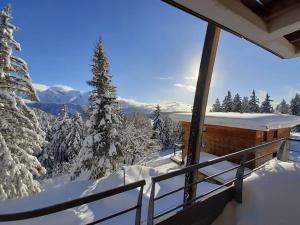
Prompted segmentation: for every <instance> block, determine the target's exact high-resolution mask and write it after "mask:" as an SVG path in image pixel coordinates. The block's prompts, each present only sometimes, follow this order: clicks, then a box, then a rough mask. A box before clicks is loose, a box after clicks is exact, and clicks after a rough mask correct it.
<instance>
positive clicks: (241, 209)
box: [0, 134, 300, 225]
mask: <svg viewBox="0 0 300 225" xmlns="http://www.w3.org/2000/svg"><path fill="white" fill-rule="evenodd" d="M297 135H298V134H293V135H292V137H293V138H297ZM298 136H299V138H300V135H298ZM293 148H294V149H298V150H299V151H300V142H295V143H294V142H292V143H291V149H293ZM172 154H173V150H172V149H170V150H165V151H161V152H160V153H159V154H158V153H156V154H153V155H149V156H148V158H147V159H146V160H145V161H143V162H140V165H135V166H127V167H125V174H126V175H125V180H126V183H131V182H134V181H138V180H142V179H145V180H146V186H145V187H144V192H143V207H142V224H146V219H147V209H148V202H149V196H150V190H151V186H150V185H151V177H153V176H157V175H160V174H164V173H168V172H171V171H174V170H177V169H180V168H181V167H180V166H179V165H178V164H176V163H174V162H173V161H171V160H170V156H171V155H172ZM299 156H300V153H299ZM215 157H216V156H214V155H211V154H208V153H201V159H200V162H203V161H207V160H211V159H214V158H215ZM290 157H291V156H290ZM234 166H236V164H234V163H231V162H228V161H225V162H221V163H218V164H215V165H213V166H209V167H206V168H203V169H201V172H202V173H204V174H206V175H208V176H209V175H212V174H215V173H218V172H221V171H222V170H225V169H229V168H232V167H234ZM299 172H300V164H297V163H284V162H278V161H276V160H273V161H272V162H271V163H269V164H268V165H267V166H266V167H265V168H263V169H261V170H258V171H256V172H255V173H253V174H252V175H251V176H249V177H248V178H246V179H245V185H244V203H243V204H242V205H238V204H236V203H235V202H234V201H233V202H230V203H229V204H228V205H227V207H226V208H225V210H224V213H223V214H222V215H221V216H220V217H219V218H218V219H217V221H216V222H215V225H221V224H222V225H223V224H225V225H226V224H228V225H229V224H230V225H234V224H241V225H243V224H245V225H246V224H247V225H248V224H264V225H267V224H272V225H277V224H297V223H293V221H295V220H294V219H295V217H297V216H296V215H297V213H296V211H297V210H298V207H297V205H299V204H300V195H299V194H297V193H298V192H297V190H298V189H299V187H300V173H299ZM235 173H236V171H233V172H229V173H228V174H224V175H221V176H219V177H218V178H217V180H218V181H220V182H222V183H223V182H226V181H228V180H229V179H232V178H233V177H234V176H235ZM123 179H124V176H123V171H121V170H120V171H117V172H116V173H114V174H111V175H110V176H108V177H105V178H102V179H100V180H97V181H89V180H77V181H73V182H70V181H69V179H68V177H57V178H55V179H50V180H45V181H43V182H42V187H43V189H44V191H43V192H41V193H39V194H35V195H32V196H29V197H25V198H22V199H18V200H7V201H1V202H0V212H1V214H4V213H14V212H20V211H27V210H33V209H36V208H41V207H46V206H49V205H53V204H56V203H60V202H64V201H68V200H72V199H76V198H78V197H83V196H87V195H90V194H94V193H99V192H102V191H105V190H108V189H111V188H112V187H118V186H122V185H123ZM290 184H292V185H290ZM183 185H184V176H178V177H174V178H172V179H169V180H166V181H163V182H160V183H159V184H157V186H156V192H155V196H156V197H157V196H160V195H162V194H164V193H166V192H169V191H172V190H174V189H176V188H179V187H182V186H183ZM216 187H218V185H216V184H211V183H207V182H203V183H201V184H199V185H198V188H197V195H201V194H204V193H206V192H208V191H209V190H212V189H214V188H216ZM266 187H270V188H268V189H266ZM138 193H139V192H138V190H137V189H136V190H131V191H129V192H126V193H122V194H119V195H117V196H113V197H110V198H107V199H103V200H100V201H96V202H94V203H91V204H86V205H83V206H80V207H77V208H73V209H70V210H66V211H63V212H60V213H56V214H53V215H48V216H45V217H40V218H35V219H30V220H24V221H19V222H10V223H0V224H1V225H2V224H9V225H11V224H16V225H19V224H22V225H23V224H24V225H27V224H28V225H44V224H45V225H50V224H51V225H52V224H55V225H60V224H62V225H68V224H72V225H73V224H85V223H88V222H92V221H94V220H96V219H100V218H102V217H106V216H108V215H110V214H113V213H116V212H118V211H121V210H124V209H126V208H129V207H131V206H134V205H135V204H136V201H137V197H138ZM182 199H183V192H182V191H181V192H177V193H175V194H173V195H170V196H168V197H166V198H164V199H161V200H158V201H157V202H156V204H155V214H158V213H161V212H163V211H166V210H168V209H170V208H173V207H175V206H177V205H179V204H181V203H182ZM286 209H288V211H289V212H288V216H287V215H285V214H286V213H287V212H286V211H287V210H286ZM134 216H135V211H132V212H129V213H127V214H124V215H122V216H119V217H117V218H114V219H111V220H108V221H107V222H104V223H102V224H112V225H115V224H122V225H127V224H128V225H129V224H133V222H134ZM273 217H274V220H273ZM277 217H278V218H277ZM274 221H275V222H276V223H273V222H274Z"/></svg>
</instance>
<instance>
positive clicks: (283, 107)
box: [276, 99, 290, 114]
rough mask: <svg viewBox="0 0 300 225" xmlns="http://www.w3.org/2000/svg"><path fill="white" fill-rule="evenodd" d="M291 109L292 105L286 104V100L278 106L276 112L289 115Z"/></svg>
mask: <svg viewBox="0 0 300 225" xmlns="http://www.w3.org/2000/svg"><path fill="white" fill-rule="evenodd" d="M289 109H290V105H289V104H287V103H286V101H285V100H284V99H282V101H281V102H280V103H279V104H278V105H277V106H276V112H279V113H281V114H288V113H289Z"/></svg>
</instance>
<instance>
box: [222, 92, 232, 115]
mask: <svg viewBox="0 0 300 225" xmlns="http://www.w3.org/2000/svg"><path fill="white" fill-rule="evenodd" d="M232 106H233V105H232V98H231V92H230V91H228V92H227V95H226V96H225V98H224V100H223V103H222V109H223V111H224V112H232Z"/></svg>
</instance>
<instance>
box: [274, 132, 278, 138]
mask: <svg viewBox="0 0 300 225" xmlns="http://www.w3.org/2000/svg"><path fill="white" fill-rule="evenodd" d="M273 138H278V130H274V132H273Z"/></svg>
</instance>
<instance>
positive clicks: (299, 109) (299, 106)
mask: <svg viewBox="0 0 300 225" xmlns="http://www.w3.org/2000/svg"><path fill="white" fill-rule="evenodd" d="M290 114H292V115H296V116H300V95H299V94H298V93H297V94H296V95H295V97H294V98H293V99H292V100H291V104H290Z"/></svg>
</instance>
